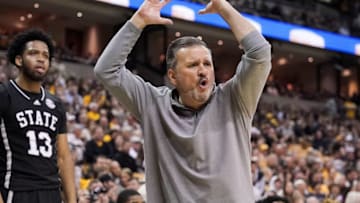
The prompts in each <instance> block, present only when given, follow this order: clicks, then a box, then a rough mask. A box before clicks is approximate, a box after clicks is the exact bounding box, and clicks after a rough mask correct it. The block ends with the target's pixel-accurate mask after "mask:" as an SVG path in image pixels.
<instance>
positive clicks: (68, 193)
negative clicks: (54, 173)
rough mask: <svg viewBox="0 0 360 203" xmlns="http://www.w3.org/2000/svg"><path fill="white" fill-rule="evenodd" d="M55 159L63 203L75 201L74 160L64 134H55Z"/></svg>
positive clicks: (73, 202)
mask: <svg viewBox="0 0 360 203" xmlns="http://www.w3.org/2000/svg"><path fill="white" fill-rule="evenodd" d="M56 144H57V160H58V166H59V173H60V178H61V184H62V188H63V191H64V195H65V203H76V189H75V175H74V162H73V159H72V156H71V153H70V150H69V145H68V141H67V136H66V134H59V135H58V136H57V142H56Z"/></svg>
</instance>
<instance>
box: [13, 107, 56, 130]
mask: <svg viewBox="0 0 360 203" xmlns="http://www.w3.org/2000/svg"><path fill="white" fill-rule="evenodd" d="M16 119H17V121H18V122H19V125H20V128H25V127H27V126H31V125H35V126H43V127H47V128H50V130H52V131H55V130H56V127H55V126H56V123H57V122H58V120H59V119H58V118H57V117H56V116H55V115H52V114H51V113H49V112H45V111H44V112H42V111H38V110H35V111H34V110H31V109H29V110H24V111H20V112H18V113H16Z"/></svg>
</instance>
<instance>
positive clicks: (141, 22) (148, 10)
mask: <svg viewBox="0 0 360 203" xmlns="http://www.w3.org/2000/svg"><path fill="white" fill-rule="evenodd" d="M169 2H170V0H161V1H159V0H145V1H144V2H143V3H142V5H141V6H140V8H139V9H138V10H137V11H136V13H135V14H134V15H133V17H132V18H131V19H130V21H131V22H132V23H133V24H134V25H135V26H137V27H138V28H141V29H142V28H144V27H145V26H146V25H151V24H172V23H173V22H172V20H170V19H168V18H163V17H161V16H160V10H161V9H162V8H163V7H164V6H165V5H166V4H167V3H169Z"/></svg>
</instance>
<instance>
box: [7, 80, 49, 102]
mask: <svg viewBox="0 0 360 203" xmlns="http://www.w3.org/2000/svg"><path fill="white" fill-rule="evenodd" d="M10 83H11V84H12V85H13V86H14V87H15V89H16V90H17V91H18V92H19V93H20V94H21V95H22V96H24V97H25V98H26V99H27V100H30V97H29V96H28V95H27V94H26V93H25V92H24V91H22V90H21V88H20V87H19V86H18V85H17V84H16V83H15V82H14V81H13V80H10ZM40 90H41V99H40V100H41V101H44V99H45V90H44V88H43V87H42V86H41V87H40Z"/></svg>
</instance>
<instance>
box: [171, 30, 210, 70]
mask: <svg viewBox="0 0 360 203" xmlns="http://www.w3.org/2000/svg"><path fill="white" fill-rule="evenodd" d="M194 45H200V46H204V47H206V48H207V49H209V47H208V46H207V44H206V43H205V42H204V41H202V40H201V39H199V38H197V37H191V36H185V37H180V38H178V39H175V40H174V41H172V42H171V43H170V45H169V47H168V48H167V51H166V67H167V69H169V68H175V67H176V63H177V61H176V53H177V52H178V51H179V49H181V48H184V47H191V46H194ZM209 51H210V53H211V50H210V49H209Z"/></svg>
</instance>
